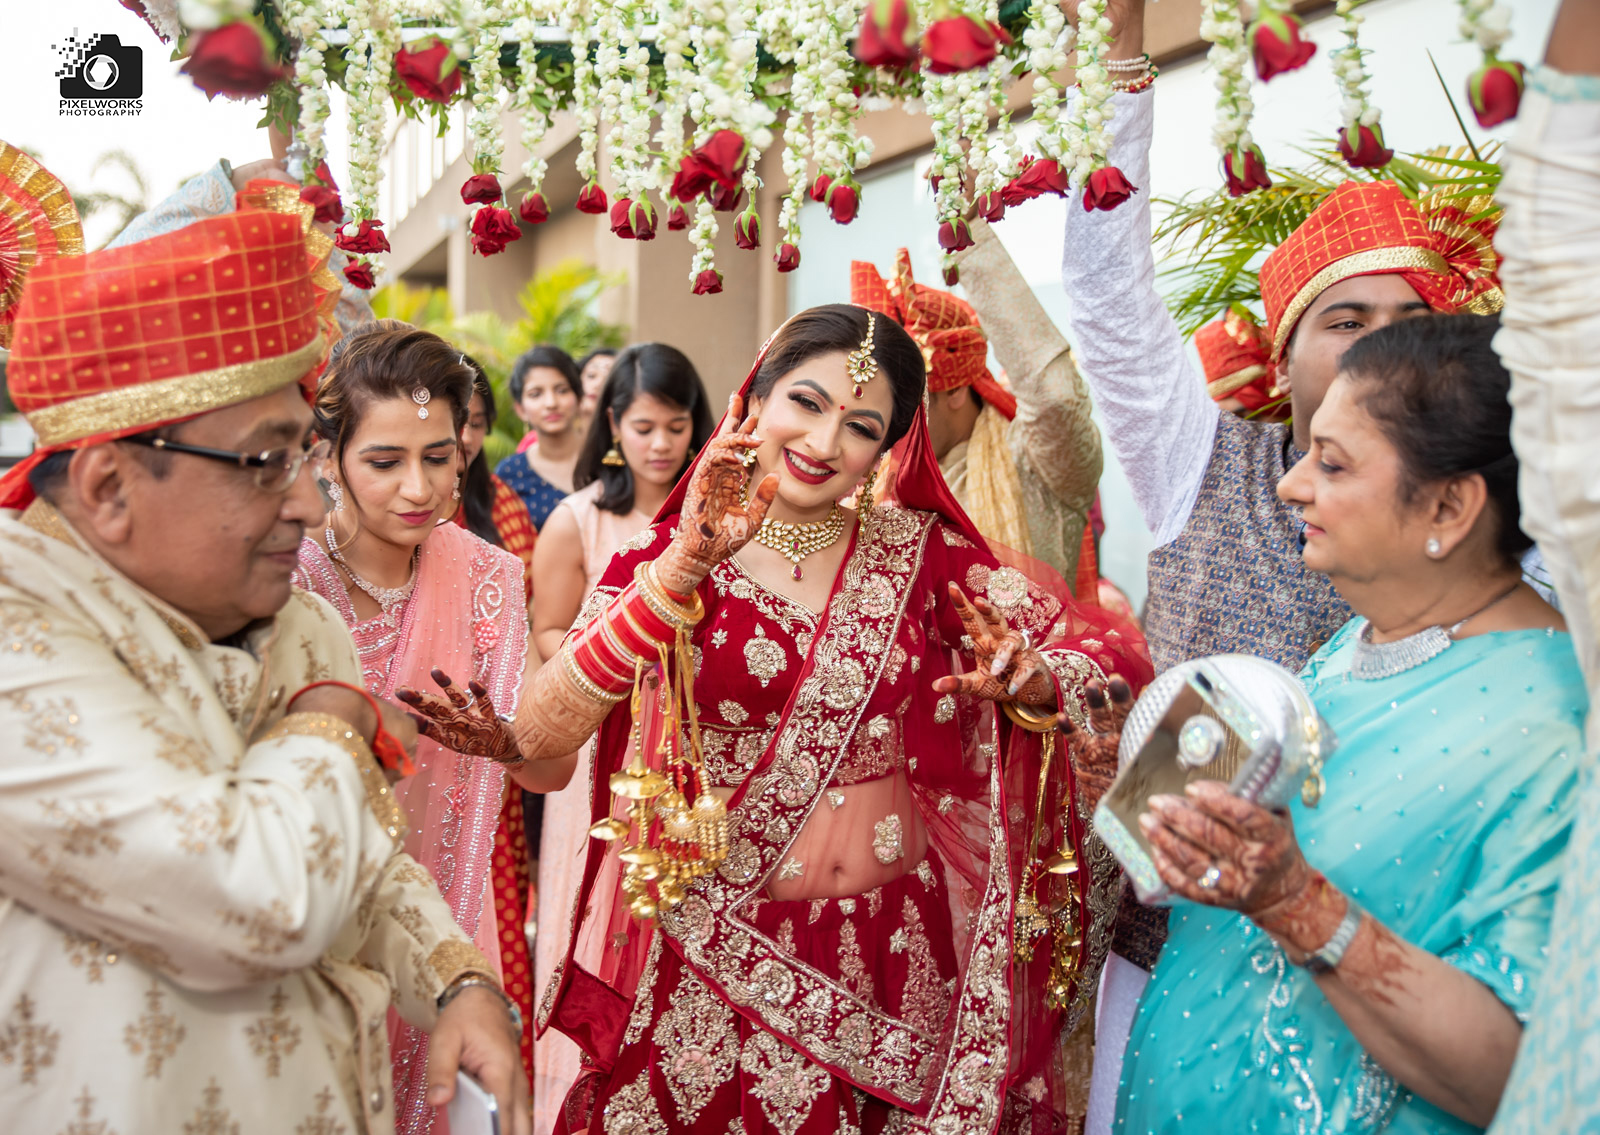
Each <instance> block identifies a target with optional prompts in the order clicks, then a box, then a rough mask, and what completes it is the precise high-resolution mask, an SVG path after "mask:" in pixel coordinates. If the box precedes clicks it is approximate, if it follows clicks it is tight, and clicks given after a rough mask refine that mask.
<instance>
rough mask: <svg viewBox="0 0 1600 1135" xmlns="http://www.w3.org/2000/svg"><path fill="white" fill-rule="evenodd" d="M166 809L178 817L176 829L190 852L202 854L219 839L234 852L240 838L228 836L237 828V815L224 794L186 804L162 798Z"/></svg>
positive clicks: (183, 844) (221, 844)
mask: <svg viewBox="0 0 1600 1135" xmlns="http://www.w3.org/2000/svg"><path fill="white" fill-rule="evenodd" d="M158 803H159V804H160V805H161V810H162V811H163V812H167V813H170V814H171V815H173V816H175V817H177V820H176V823H174V825H173V829H174V830H175V831H176V832H177V835H178V846H179V847H181V848H183V850H184V851H187V852H188V853H189V854H190V855H202V854H204V853H205V852H206V851H207V850H208V849H209V848H210V846H211V841H212V840H213V839H215V840H216V841H217V846H218V847H220V848H222V850H224V851H232V850H233V848H234V845H235V844H237V842H238V840H237V839H236V838H235V837H233V836H231V835H228V834H227V833H228V832H230V831H231V830H232V828H233V815H232V813H231V812H230V811H229V810H228V801H227V799H226V798H225V797H223V796H220V795H219V796H213V797H211V798H210V799H206V800H196V801H194V802H193V803H184V802H183V801H181V800H178V799H176V798H174V797H171V796H163V797H161V798H160V799H159V800H158Z"/></svg>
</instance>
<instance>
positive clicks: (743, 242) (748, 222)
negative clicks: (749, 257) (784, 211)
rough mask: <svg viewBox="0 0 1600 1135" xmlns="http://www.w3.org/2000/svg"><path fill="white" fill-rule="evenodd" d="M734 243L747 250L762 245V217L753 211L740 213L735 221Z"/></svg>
mask: <svg viewBox="0 0 1600 1135" xmlns="http://www.w3.org/2000/svg"><path fill="white" fill-rule="evenodd" d="M733 243H734V244H736V245H738V246H739V247H740V248H742V249H744V250H745V251H747V252H748V251H749V250H750V249H752V248H760V247H761V217H760V216H759V215H758V214H756V213H752V212H748V211H747V212H743V213H740V214H739V219H738V220H737V221H734V222H733Z"/></svg>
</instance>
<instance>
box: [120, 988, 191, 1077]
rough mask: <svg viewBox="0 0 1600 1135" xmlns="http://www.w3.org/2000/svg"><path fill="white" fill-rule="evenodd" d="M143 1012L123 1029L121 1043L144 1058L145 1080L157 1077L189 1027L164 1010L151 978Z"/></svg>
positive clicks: (134, 1053) (145, 995)
mask: <svg viewBox="0 0 1600 1135" xmlns="http://www.w3.org/2000/svg"><path fill="white" fill-rule="evenodd" d="M144 1003H145V1011H144V1015H143V1016H141V1017H140V1018H139V1019H138V1020H137V1021H135V1022H134V1023H133V1024H131V1025H126V1026H124V1027H123V1030H122V1043H123V1044H125V1045H127V1047H128V1051H129V1052H131V1053H133V1055H135V1056H143V1057H144V1075H145V1079H147V1080H155V1079H159V1078H160V1076H161V1067H162V1065H163V1064H165V1063H166V1062H167V1061H168V1060H169V1059H171V1058H172V1056H173V1055H174V1054H176V1053H177V1051H178V1045H179V1044H181V1043H183V1038H184V1037H185V1036H187V1035H188V1032H189V1030H188V1029H186V1028H184V1027H183V1026H182V1025H180V1024H179V1023H178V1018H177V1017H175V1016H173V1015H172V1014H171V1013H167V1012H163V1011H162V1010H163V1009H164V1006H163V1005H162V1003H161V982H160V981H158V980H157V979H156V978H151V979H150V988H149V989H147V990H145V993H144Z"/></svg>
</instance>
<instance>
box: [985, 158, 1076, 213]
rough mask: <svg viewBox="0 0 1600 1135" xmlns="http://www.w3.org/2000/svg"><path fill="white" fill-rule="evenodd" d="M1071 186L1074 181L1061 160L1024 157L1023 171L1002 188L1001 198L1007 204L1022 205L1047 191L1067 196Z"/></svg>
mask: <svg viewBox="0 0 1600 1135" xmlns="http://www.w3.org/2000/svg"><path fill="white" fill-rule="evenodd" d="M1071 188H1072V181H1071V179H1070V178H1069V177H1068V176H1067V171H1066V170H1064V169H1062V168H1061V163H1060V162H1058V161H1056V160H1055V159H1054V158H1045V159H1043V160H1040V159H1038V158H1032V157H1030V158H1024V159H1023V161H1022V169H1021V171H1020V172H1019V173H1018V174H1017V176H1016V177H1014V178H1012V179H1011V180H1010V182H1008V183H1007V184H1006V186H1005V188H1003V189H1002V190H1000V199H1001V201H1002V202H1003V203H1004V204H1006V205H1021V204H1022V203H1023V202H1024V201H1032V200H1033V199H1034V198H1035V197H1043V196H1044V195H1045V194H1046V193H1054V194H1055V195H1056V196H1057V197H1065V196H1066V195H1067V190H1069V189H1071Z"/></svg>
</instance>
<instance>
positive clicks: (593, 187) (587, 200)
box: [578, 181, 606, 217]
mask: <svg viewBox="0 0 1600 1135" xmlns="http://www.w3.org/2000/svg"><path fill="white" fill-rule="evenodd" d="M605 211H606V191H605V190H604V189H601V188H600V184H599V182H595V181H591V182H590V183H589V184H588V185H585V186H584V187H583V189H582V190H581V191H580V192H579V193H578V212H580V213H590V214H593V215H594V216H596V217H598V216H599V215H600V214H601V213H604V212H605Z"/></svg>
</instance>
